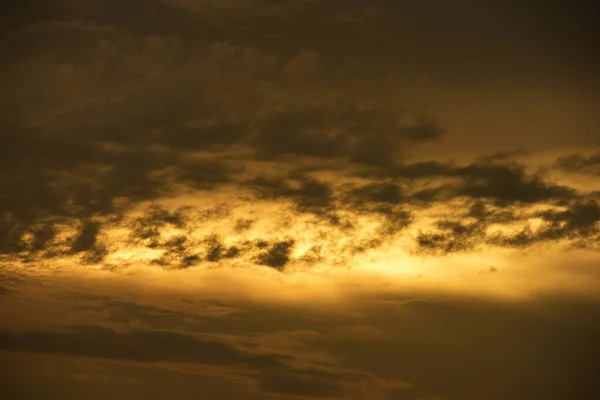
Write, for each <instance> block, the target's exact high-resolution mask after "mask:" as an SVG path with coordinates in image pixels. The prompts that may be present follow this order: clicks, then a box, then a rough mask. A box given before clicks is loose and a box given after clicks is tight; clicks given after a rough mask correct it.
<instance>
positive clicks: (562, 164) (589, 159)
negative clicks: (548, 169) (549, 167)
mask: <svg viewBox="0 0 600 400" xmlns="http://www.w3.org/2000/svg"><path fill="white" fill-rule="evenodd" d="M555 164H556V166H557V167H558V168H560V169H562V170H564V171H567V172H573V173H579V174H589V175H600V152H596V153H592V154H589V155H583V154H577V153H575V154H570V155H568V156H564V157H560V158H559V159H558V160H556V163H555Z"/></svg>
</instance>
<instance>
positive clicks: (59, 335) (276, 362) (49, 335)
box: [0, 327, 286, 368]
mask: <svg viewBox="0 0 600 400" xmlns="http://www.w3.org/2000/svg"><path fill="white" fill-rule="evenodd" d="M0 348H2V349H3V350H8V351H26V352H35V353H57V354H66V355H74V356H81V357H94V358H105V359H115V360H133V361H144V362H161V361H162V362H181V363H194V364H205V365H236V364H247V365H251V366H253V367H256V368H267V367H277V366H281V365H282V364H283V362H284V361H285V359H286V357H284V356H278V355H277V354H252V353H250V352H248V351H244V350H243V349H241V348H236V347H235V346H233V345H231V344H228V343H226V342H222V341H216V340H210V339H208V340H207V339H201V338H197V337H194V336H192V335H189V334H184V333H178V332H169V331H150V330H137V331H132V332H130V333H118V332H115V331H112V330H109V329H104V328H99V327H89V328H78V329H74V330H71V331H68V332H53V331H27V332H20V333H8V332H4V333H2V334H0Z"/></svg>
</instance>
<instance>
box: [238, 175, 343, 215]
mask: <svg viewBox="0 0 600 400" xmlns="http://www.w3.org/2000/svg"><path fill="white" fill-rule="evenodd" d="M247 184H248V186H249V187H251V188H253V189H254V190H255V191H257V192H258V194H259V195H260V196H261V197H263V198H266V199H278V200H290V201H292V202H293V203H294V204H295V205H296V207H297V209H298V210H299V211H301V212H312V213H315V214H322V213H325V212H326V211H328V210H329V209H330V208H331V206H332V204H333V200H334V196H333V189H332V188H331V187H330V185H329V184H327V183H325V182H320V181H318V180H316V179H313V178H310V177H302V176H301V177H299V178H297V179H291V180H285V179H281V178H262V177H259V178H256V179H253V180H251V181H249V182H248V183H247Z"/></svg>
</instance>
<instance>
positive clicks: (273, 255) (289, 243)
mask: <svg viewBox="0 0 600 400" xmlns="http://www.w3.org/2000/svg"><path fill="white" fill-rule="evenodd" d="M257 245H258V247H259V248H262V247H266V249H265V250H264V251H262V252H261V253H260V254H259V255H258V257H257V262H258V263H259V264H262V265H267V266H269V267H272V268H275V269H277V270H280V271H282V270H283V269H284V268H285V266H286V265H287V264H288V263H289V262H290V255H291V253H292V250H293V249H294V245H295V241H294V240H293V239H287V240H280V241H274V242H273V243H258V244H257Z"/></svg>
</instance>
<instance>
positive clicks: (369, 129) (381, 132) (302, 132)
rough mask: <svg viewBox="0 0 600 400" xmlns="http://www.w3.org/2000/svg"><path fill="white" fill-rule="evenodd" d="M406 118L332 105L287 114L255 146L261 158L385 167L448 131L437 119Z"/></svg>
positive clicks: (271, 121)
mask: <svg viewBox="0 0 600 400" xmlns="http://www.w3.org/2000/svg"><path fill="white" fill-rule="evenodd" d="M402 114H403V112H401V111H400V110H397V111H396V112H393V111H389V110H383V109H380V110H376V109H360V108H358V107H355V106H351V107H345V106H341V107H335V108H332V107H330V106H327V105H325V106H324V107H320V108H305V109H297V110H291V111H285V112H281V113H278V114H275V115H273V116H270V117H268V118H267V119H266V120H265V121H264V122H263V123H262V124H261V125H259V127H258V131H257V134H256V137H255V139H254V144H255V146H256V147H257V149H258V151H259V154H260V155H263V156H267V157H277V156H282V155H301V156H310V157H323V158H332V157H333V158H336V157H340V158H346V159H349V160H350V161H352V162H356V163H359V164H366V165H376V166H384V165H388V164H390V163H392V162H393V161H394V160H395V158H397V157H400V156H401V154H400V152H401V151H402V150H404V146H405V145H407V144H409V143H410V142H424V141H429V140H432V139H436V138H438V137H440V136H441V135H442V132H443V129H442V128H441V127H440V125H439V123H438V122H437V121H435V120H433V119H432V118H431V117H424V116H418V117H417V118H416V119H415V120H414V121H410V122H408V123H402V122H401V121H400V117H401V115H402Z"/></svg>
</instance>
